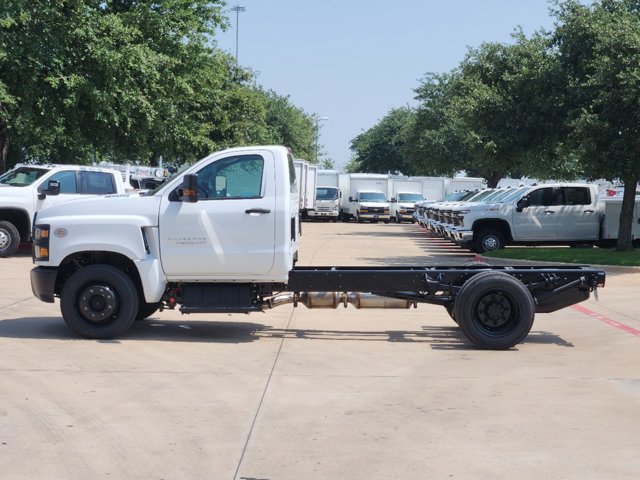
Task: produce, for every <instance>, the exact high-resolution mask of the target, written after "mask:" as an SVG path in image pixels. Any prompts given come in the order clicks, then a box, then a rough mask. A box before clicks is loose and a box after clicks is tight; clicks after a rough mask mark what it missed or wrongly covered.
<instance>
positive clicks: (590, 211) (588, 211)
mask: <svg viewBox="0 0 640 480" xmlns="http://www.w3.org/2000/svg"><path fill="white" fill-rule="evenodd" d="M584 213H593V210H585V211H584Z"/></svg>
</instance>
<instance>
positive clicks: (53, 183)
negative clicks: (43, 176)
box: [38, 180, 60, 200]
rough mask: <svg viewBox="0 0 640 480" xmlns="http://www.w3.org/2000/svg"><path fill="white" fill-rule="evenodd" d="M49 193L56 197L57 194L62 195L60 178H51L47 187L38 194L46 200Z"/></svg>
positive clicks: (41, 198) (39, 197)
mask: <svg viewBox="0 0 640 480" xmlns="http://www.w3.org/2000/svg"><path fill="white" fill-rule="evenodd" d="M47 195H53V196H54V197H55V196H56V195H60V181H59V180H49V183H48V184H47V188H45V189H44V190H42V191H41V192H40V193H39V194H38V199H39V200H44V199H45V198H46V197H47Z"/></svg>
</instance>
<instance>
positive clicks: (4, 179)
mask: <svg viewBox="0 0 640 480" xmlns="http://www.w3.org/2000/svg"><path fill="white" fill-rule="evenodd" d="M48 171H49V170H47V169H46V168H36V167H19V168H15V169H13V170H9V171H8V172H7V173H5V174H3V175H0V183H4V184H5V185H11V186H14V187H26V186H28V185H31V184H32V183H33V182H35V181H36V180H37V179H39V178H40V177H41V176H43V175H44V174H45V173H47V172H48Z"/></svg>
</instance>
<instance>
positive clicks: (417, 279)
mask: <svg viewBox="0 0 640 480" xmlns="http://www.w3.org/2000/svg"><path fill="white" fill-rule="evenodd" d="M298 188H299V185H297V181H296V175H295V170H294V164H293V157H292V156H291V154H290V152H289V150H288V149H286V148H284V147H280V146H262V147H246V148H245V147H241V148H234V149H228V150H224V151H221V152H218V153H214V154H212V155H210V156H208V157H206V158H204V159H202V160H201V161H199V162H198V163H196V164H194V165H193V166H192V167H190V168H189V169H188V170H186V171H185V172H182V173H180V174H179V175H177V176H175V177H174V178H173V179H169V180H168V181H167V182H166V183H165V184H163V185H162V186H160V187H159V188H158V189H157V190H155V191H152V192H150V194H149V195H146V196H130V197H127V196H122V197H112V198H108V197H100V198H94V199H87V200H79V201H76V202H73V203H69V204H65V205H61V206H56V207H52V208H49V209H45V210H43V211H41V212H39V213H38V215H37V218H36V220H35V224H34V233H33V235H34V250H33V260H34V263H35V264H36V266H35V268H34V269H33V270H32V271H31V285H32V289H33V292H34V294H35V296H36V297H38V298H39V299H40V300H42V301H44V302H51V303H53V302H54V301H55V299H56V298H59V302H60V308H61V311H62V316H63V318H64V321H65V322H66V324H67V325H68V326H69V327H70V329H71V330H73V331H74V332H75V333H76V334H78V335H80V336H82V337H87V338H98V339H105V338H114V337H117V336H120V335H123V334H125V333H126V331H127V330H128V329H129V328H130V327H131V325H132V324H133V322H134V321H135V320H139V319H143V318H145V317H148V316H150V315H152V314H153V313H154V312H155V311H156V310H157V309H163V308H169V309H173V308H179V309H180V311H181V312H182V313H185V314H188V313H236V312H238V313H250V312H258V311H265V310H268V309H271V308H275V307H278V306H280V305H285V304H293V305H294V306H298V305H301V304H302V305H305V306H306V307H308V308H338V307H339V306H347V305H349V304H351V305H353V306H355V307H357V308H404V309H406V308H410V307H414V306H417V304H419V303H429V304H437V305H441V306H443V307H444V308H445V309H446V310H447V312H448V313H449V314H450V315H451V317H452V318H453V319H454V321H455V322H456V323H457V324H458V325H459V327H460V329H461V330H462V332H463V333H464V334H465V336H466V338H467V339H468V340H469V341H470V342H471V343H473V344H474V345H476V346H478V347H480V348H487V349H507V348H510V347H513V346H514V345H517V344H518V343H520V342H522V341H523V340H524V339H525V337H526V336H527V335H528V333H529V331H530V329H531V326H532V323H533V320H534V315H535V313H545V312H553V311H555V310H558V309H561V308H563V307H566V306H569V305H572V304H574V303H578V302H581V301H583V300H586V299H587V298H589V296H590V293H591V292H593V291H595V290H596V289H597V288H598V287H601V286H604V281H605V273H604V271H601V270H597V269H593V268H590V267H586V266H584V267H573V266H554V267H548V266H545V267H543V266H525V267H520V266H513V267H499V266H482V265H480V266H465V265H462V266H437V265H434V266H405V267H379V266H377V267H349V266H333V267H298V266H295V263H296V259H297V254H298V239H299V235H300V232H299V226H300V224H299V221H298V216H299V208H298V191H297V190H298Z"/></svg>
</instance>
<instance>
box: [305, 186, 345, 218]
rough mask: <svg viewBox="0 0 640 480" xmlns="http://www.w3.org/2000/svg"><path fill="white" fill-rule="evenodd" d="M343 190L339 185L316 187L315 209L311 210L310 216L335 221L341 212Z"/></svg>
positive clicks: (308, 213)
mask: <svg viewBox="0 0 640 480" xmlns="http://www.w3.org/2000/svg"><path fill="white" fill-rule="evenodd" d="M341 197H342V192H341V191H340V189H339V188H338V187H332V186H319V187H317V188H316V203H315V207H314V208H313V210H309V211H308V212H307V215H308V216H309V218H322V219H328V220H331V221H332V222H335V221H336V220H337V219H338V215H339V214H340V198H341Z"/></svg>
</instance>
